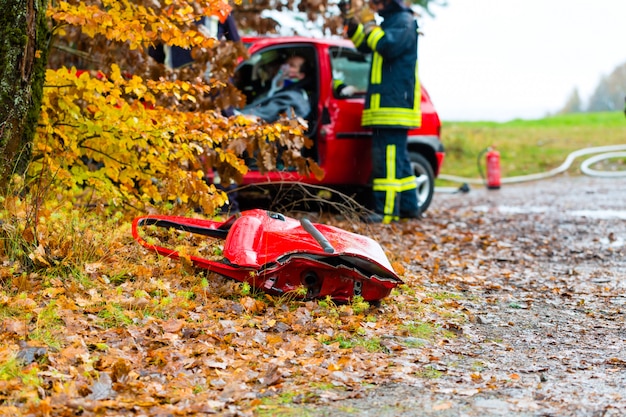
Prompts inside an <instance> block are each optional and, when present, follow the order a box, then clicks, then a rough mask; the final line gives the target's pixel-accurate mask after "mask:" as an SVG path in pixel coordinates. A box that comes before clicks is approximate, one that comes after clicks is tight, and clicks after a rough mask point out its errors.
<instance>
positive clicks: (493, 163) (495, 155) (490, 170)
mask: <svg viewBox="0 0 626 417" xmlns="http://www.w3.org/2000/svg"><path fill="white" fill-rule="evenodd" d="M487 188H488V189H490V190H497V189H499V188H500V152H498V151H497V150H495V148H491V147H490V148H488V149H487Z"/></svg>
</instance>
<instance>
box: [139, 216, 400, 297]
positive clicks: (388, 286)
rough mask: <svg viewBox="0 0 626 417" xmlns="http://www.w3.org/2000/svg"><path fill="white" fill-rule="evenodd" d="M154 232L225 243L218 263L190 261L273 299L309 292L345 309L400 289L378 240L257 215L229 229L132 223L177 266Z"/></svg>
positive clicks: (182, 221) (196, 223) (186, 221)
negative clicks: (358, 299)
mask: <svg viewBox="0 0 626 417" xmlns="http://www.w3.org/2000/svg"><path fill="white" fill-rule="evenodd" d="M150 225H154V226H158V227H163V228H167V229H176V230H179V231H183V232H189V233H192V234H199V235H204V236H210V237H213V238H218V239H224V247H223V252H222V256H223V258H222V259H221V260H211V259H205V258H200V257H197V256H190V257H189V259H190V261H191V262H192V263H193V265H194V266H196V267H199V268H203V269H207V270H209V271H211V272H215V273H218V274H220V275H224V276H227V277H230V278H233V279H235V280H237V281H241V282H248V283H249V284H250V285H252V286H253V287H255V288H258V289H261V290H263V291H265V292H267V293H269V294H275V295H281V294H286V293H290V292H293V293H294V294H297V293H296V292H295V291H296V290H298V289H299V288H301V287H304V288H306V290H307V291H306V295H305V296H304V298H307V299H311V298H324V297H326V296H330V297H331V298H332V299H334V300H335V301H338V302H348V301H350V300H351V299H352V298H353V297H354V296H362V297H363V299H364V300H366V301H368V302H376V301H379V300H380V299H382V298H384V297H386V296H388V295H389V293H390V292H391V290H392V289H393V288H394V287H396V286H397V285H398V284H400V283H402V281H401V280H400V278H399V277H398V276H397V275H396V273H395V272H394V270H393V268H392V266H391V264H390V263H389V260H388V259H387V256H386V255H385V253H384V251H383V249H382V248H381V246H380V245H379V244H378V243H377V242H376V241H374V240H372V239H370V238H368V237H366V236H362V235H358V234H355V233H351V232H347V231H345V230H342V229H340V228H337V227H334V226H329V225H324V224H317V223H312V222H310V221H309V220H307V219H303V220H297V219H294V218H290V217H286V216H284V215H282V214H279V213H274V212H270V211H265V210H260V209H254V210H248V211H244V212H242V213H240V214H238V215H235V216H232V217H230V218H229V219H227V220H226V221H224V222H217V221H213V220H204V219H194V218H187V217H180V216H144V217H137V218H136V219H135V220H134V221H133V224H132V234H133V237H134V238H135V240H137V241H138V242H139V243H140V244H141V245H143V246H144V247H146V248H148V249H150V250H154V251H156V252H157V253H159V254H161V255H164V256H168V257H171V258H174V259H178V258H179V257H180V256H181V255H180V253H179V252H178V251H176V250H174V249H170V248H166V247H162V246H159V245H156V244H152V243H149V242H148V241H146V240H145V239H144V238H143V237H142V236H140V229H141V228H144V227H146V226H150Z"/></svg>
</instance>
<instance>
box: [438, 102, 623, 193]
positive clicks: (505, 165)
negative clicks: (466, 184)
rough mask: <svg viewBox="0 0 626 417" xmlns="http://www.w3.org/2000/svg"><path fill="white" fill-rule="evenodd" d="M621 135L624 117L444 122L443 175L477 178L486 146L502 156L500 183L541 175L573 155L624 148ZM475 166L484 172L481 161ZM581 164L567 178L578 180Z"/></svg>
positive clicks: (601, 115)
mask: <svg viewBox="0 0 626 417" xmlns="http://www.w3.org/2000/svg"><path fill="white" fill-rule="evenodd" d="M625 129H626V119H625V118H624V114H623V113H622V112H606V113H578V114H566V115H557V116H550V117H546V118H544V119H538V120H520V119H516V120H512V121H509V122H503V123H498V122H443V126H442V141H443V143H444V146H445V150H446V157H445V160H444V164H443V168H442V174H448V175H457V176H462V177H468V178H480V171H479V169H478V163H477V162H478V161H477V158H478V157H479V156H480V154H481V152H483V151H484V149H485V148H487V147H490V146H493V147H495V148H496V149H497V150H498V151H499V152H500V165H501V170H502V176H503V177H512V176H518V175H526V174H534V173H538V172H543V171H546V170H549V169H553V168H556V167H558V166H559V165H561V164H562V163H563V161H564V160H565V158H566V157H567V155H568V154H569V153H571V152H573V151H575V150H578V149H582V148H586V147H592V146H605V145H617V144H626V135H625V134H624V131H625ZM479 161H480V163H481V167H482V169H483V170H484V163H485V162H484V157H483V158H481V159H480V160H479ZM580 162H581V161H576V162H574V164H572V167H571V168H570V169H569V172H570V173H572V174H575V175H577V174H578V173H579V169H578V164H579V163H580ZM439 182H440V183H441V184H445V181H442V180H439Z"/></svg>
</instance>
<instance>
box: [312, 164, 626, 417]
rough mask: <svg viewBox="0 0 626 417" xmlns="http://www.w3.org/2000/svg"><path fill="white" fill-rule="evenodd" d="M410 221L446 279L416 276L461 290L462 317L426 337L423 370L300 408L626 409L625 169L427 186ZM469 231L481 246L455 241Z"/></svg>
mask: <svg viewBox="0 0 626 417" xmlns="http://www.w3.org/2000/svg"><path fill="white" fill-rule="evenodd" d="M416 227H420V228H422V229H423V230H424V232H425V233H426V235H427V236H428V239H427V240H429V242H425V243H426V244H427V245H437V246H439V247H442V248H443V250H442V253H443V254H444V255H443V256H442V258H441V259H440V260H439V276H442V277H444V276H445V277H446V279H442V280H440V281H438V280H433V281H432V282H429V283H427V284H426V285H428V286H430V287H432V288H433V289H436V290H438V291H442V290H447V289H449V290H451V291H456V292H460V293H461V294H463V297H462V299H460V300H459V302H460V303H462V304H463V307H464V311H465V314H467V316H468V317H469V320H468V322H467V323H466V324H465V325H464V326H463V328H461V329H458V333H459V336H458V337H456V338H454V339H451V340H450V341H447V343H444V344H439V345H436V346H429V347H428V348H427V349H426V350H427V353H426V354H427V355H429V358H430V359H429V360H430V362H431V363H432V364H433V365H432V375H430V376H428V375H422V376H420V377H419V378H415V379H414V380H407V379H406V378H402V379H399V380H398V382H396V383H392V384H386V385H383V386H376V387H372V388H370V389H366V390H365V392H364V393H361V394H359V395H354V397H355V398H350V395H346V394H345V393H343V394H337V397H336V398H330V399H329V401H328V403H327V404H322V405H320V406H318V407H315V408H307V409H306V412H305V414H306V415H312V416H331V415H332V416H357V415H358V416H421V415H426V416H429V415H436V416H468V417H472V416H482V417H484V416H501V415H503V416H565V415H567V416H594V417H595V416H621V415H626V326H625V318H626V246H625V245H626V243H625V241H626V181H625V180H624V179H597V178H590V177H567V176H560V177H557V178H555V179H551V180H545V181H540V182H533V183H525V184H516V185H505V186H503V187H502V188H501V189H500V190H497V191H491V190H485V189H482V188H477V189H472V190H471V191H470V192H469V193H466V194H461V193H457V194H443V193H442V194H437V195H436V196H435V200H434V202H433V205H432V207H431V209H430V210H429V212H428V217H427V218H425V219H423V220H422V221H421V222H420V223H419V224H418V225H417V226H416ZM468 232H471V233H472V234H473V235H474V236H476V235H478V236H480V241H481V242H482V244H481V245H482V246H480V247H478V248H477V247H476V244H475V239H474V243H472V244H470V243H468V244H464V243H463V240H464V236H466V235H467V233H468ZM447 242H455V243H454V244H451V243H447ZM425 246H426V245H425ZM446 247H449V248H453V249H450V250H454V253H450V254H449V255H450V256H449V257H446V256H445V253H446ZM424 354H425V350H424V349H415V351H414V352H407V351H405V352H403V353H402V357H401V358H398V359H397V361H396V364H397V363H398V361H406V363H407V366H409V365H410V363H412V362H419V361H420V360H421V357H422V355H424ZM433 357H435V358H436V360H435V361H433ZM330 397H332V395H330ZM303 411H304V410H303Z"/></svg>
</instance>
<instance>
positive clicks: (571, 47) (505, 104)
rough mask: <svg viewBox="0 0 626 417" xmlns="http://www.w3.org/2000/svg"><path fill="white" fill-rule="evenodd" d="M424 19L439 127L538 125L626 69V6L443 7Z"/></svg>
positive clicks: (548, 0)
mask: <svg viewBox="0 0 626 417" xmlns="http://www.w3.org/2000/svg"><path fill="white" fill-rule="evenodd" d="M433 12H434V13H435V18H434V19H430V18H427V17H423V18H422V19H421V20H420V22H421V28H422V31H423V32H424V35H425V36H423V37H421V38H420V45H419V65H420V77H421V79H422V82H423V84H424V86H425V87H426V89H427V90H428V92H429V93H430V95H431V98H432V99H433V101H434V103H435V106H436V108H437V110H438V111H439V114H440V117H441V118H442V119H443V120H447V121H451V120H494V121H506V120H511V119H514V118H524V119H532V118H540V117H543V116H544V115H546V114H547V113H554V112H556V111H558V110H559V109H560V108H561V107H563V105H564V104H565V102H566V100H567V98H568V97H569V96H570V94H571V92H572V91H573V89H574V88H578V91H579V93H580V96H581V99H582V100H583V102H586V101H587V99H588V98H589V96H590V95H591V94H592V93H593V91H594V89H595V87H596V85H597V84H598V81H599V80H600V78H601V77H602V76H603V75H609V74H610V73H611V72H612V71H613V70H614V69H615V68H616V67H617V66H619V65H621V64H623V63H625V62H626V0H525V1H520V0H471V1H470V0H448V6H446V7H434V8H433Z"/></svg>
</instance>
